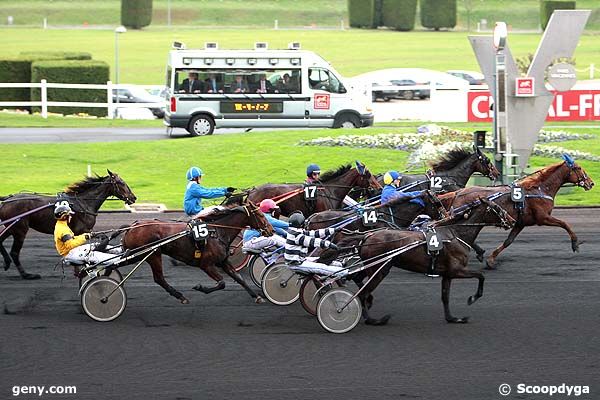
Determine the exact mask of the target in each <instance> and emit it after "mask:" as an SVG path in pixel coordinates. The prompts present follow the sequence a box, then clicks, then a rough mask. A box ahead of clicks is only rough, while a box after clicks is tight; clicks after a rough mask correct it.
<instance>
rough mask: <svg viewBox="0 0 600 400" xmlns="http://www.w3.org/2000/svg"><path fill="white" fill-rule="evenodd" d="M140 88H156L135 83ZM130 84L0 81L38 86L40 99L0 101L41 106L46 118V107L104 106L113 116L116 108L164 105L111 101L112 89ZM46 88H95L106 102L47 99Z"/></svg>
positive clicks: (1, 104)
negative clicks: (102, 93) (103, 94)
mask: <svg viewBox="0 0 600 400" xmlns="http://www.w3.org/2000/svg"><path fill="white" fill-rule="evenodd" d="M136 86H137V87H140V88H156V85H136ZM130 87H131V85H125V84H120V85H116V84H113V83H112V82H111V81H108V82H106V84H105V85H102V84H83V83H81V84H75V83H48V82H47V81H46V80H45V79H42V80H41V82H40V83H35V82H32V83H0V90H1V89H2V88H30V89H32V88H39V89H40V101H0V108H1V107H41V114H42V117H43V118H48V107H91V108H106V109H107V113H106V116H107V117H108V118H111V119H112V118H114V116H115V113H116V110H117V108H161V107H165V104H166V102H161V103H121V102H118V103H117V102H114V101H113V90H115V89H127V88H130ZM48 88H52V89H88V90H89V89H96V90H105V91H106V98H107V102H106V103H86V102H74V101H73V102H71V101H48Z"/></svg>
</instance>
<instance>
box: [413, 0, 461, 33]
mask: <svg viewBox="0 0 600 400" xmlns="http://www.w3.org/2000/svg"><path fill="white" fill-rule="evenodd" d="M419 3H420V6H421V7H420V11H421V25H423V26H424V27H425V28H433V29H435V30H436V31H437V30H439V29H440V28H454V27H455V26H456V0H421V1H420V2H419Z"/></svg>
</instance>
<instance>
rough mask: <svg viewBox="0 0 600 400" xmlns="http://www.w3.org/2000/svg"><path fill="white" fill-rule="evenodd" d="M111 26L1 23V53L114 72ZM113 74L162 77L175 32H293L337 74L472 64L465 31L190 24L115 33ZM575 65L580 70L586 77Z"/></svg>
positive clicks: (523, 43) (282, 40) (589, 57)
mask: <svg viewBox="0 0 600 400" xmlns="http://www.w3.org/2000/svg"><path fill="white" fill-rule="evenodd" d="M114 35H115V34H114V33H113V32H112V31H106V30H100V31H98V30H42V29H0V49H2V55H3V56H11V55H17V54H18V53H19V52H21V51H34V52H35V51H43V50H47V49H49V48H51V49H52V50H58V51H60V50H65V51H66V50H69V51H90V52H92V53H93V56H94V58H95V59H97V60H102V61H106V62H107V63H109V65H110V66H111V76H113V79H114V68H113V66H114ZM540 38H541V36H540V35H539V34H514V35H511V36H510V47H511V50H512V53H513V55H514V56H515V57H518V56H524V55H526V54H527V53H530V52H534V51H535V50H536V48H537V46H538V43H539V40H540ZM119 40H120V41H119V47H120V79H121V82H122V83H123V82H125V83H137V84H163V83H164V82H165V63H166V59H167V53H168V51H169V50H170V47H171V43H172V42H173V41H174V40H180V41H183V42H185V43H187V45H188V47H190V48H194V47H196V48H198V47H202V46H203V45H204V42H205V41H217V42H219V45H220V47H221V48H229V49H232V48H233V49H235V48H245V49H248V48H251V47H252V46H253V44H254V42H255V41H267V42H269V44H270V47H271V48H285V47H286V46H287V44H288V43H289V42H291V41H294V40H298V41H300V42H301V43H302V46H303V48H304V49H307V50H312V51H315V52H317V53H319V54H320V55H321V56H323V57H324V58H325V59H326V60H327V61H329V62H330V63H331V64H332V65H333V66H334V68H336V69H337V70H338V71H339V72H340V73H341V74H342V75H344V76H354V75H357V74H360V73H364V72H368V71H373V70H378V69H383V68H401V67H415V68H417V67H420V68H430V69H434V70H439V71H445V70H448V69H469V70H479V67H478V65H477V62H476V60H475V56H474V54H473V50H472V49H471V46H470V44H469V41H468V40H467V34H466V33H464V32H393V31H381V30H379V31H369V30H348V31H293V30H286V31H274V30H249V29H245V30H212V29H207V30H202V31H198V30H190V29H181V30H173V31H165V30H158V29H150V30H144V31H130V32H127V33H125V34H123V35H121V36H120V39H119ZM575 58H576V61H577V68H586V67H588V66H589V64H590V63H595V64H596V65H600V40H598V36H593V35H583V36H582V37H581V40H580V44H579V46H578V47H577V50H576V52H575ZM587 74H588V73H587V72H580V73H579V78H580V79H585V78H587Z"/></svg>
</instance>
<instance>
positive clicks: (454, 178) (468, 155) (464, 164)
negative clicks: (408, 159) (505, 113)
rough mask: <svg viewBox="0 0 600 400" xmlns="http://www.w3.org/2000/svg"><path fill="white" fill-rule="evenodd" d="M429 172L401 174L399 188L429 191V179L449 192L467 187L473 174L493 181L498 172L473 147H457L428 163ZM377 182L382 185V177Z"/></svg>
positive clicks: (488, 160) (490, 162) (481, 153)
mask: <svg viewBox="0 0 600 400" xmlns="http://www.w3.org/2000/svg"><path fill="white" fill-rule="evenodd" d="M429 166H430V167H431V170H430V171H429V172H427V173H426V174H402V179H401V181H400V186H401V187H402V186H406V185H410V184H414V186H411V187H410V189H408V190H409V191H413V190H426V189H431V179H432V178H433V179H434V180H435V181H437V180H439V182H436V183H439V184H440V185H441V190H439V189H438V190H439V191H444V192H451V191H455V190H458V189H461V188H464V187H465V186H466V185H467V182H468V181H469V179H470V178H471V176H472V175H473V174H474V173H475V172H479V173H480V174H482V175H485V176H487V177H488V178H490V180H492V181H494V180H496V179H497V178H498V176H500V172H499V171H498V169H496V167H495V166H494V164H493V163H492V161H490V159H489V158H488V157H487V156H486V155H485V154H483V152H482V151H481V150H480V149H479V148H478V147H475V146H473V152H469V151H467V150H465V149H463V148H460V147H457V148H455V149H452V150H450V151H449V152H448V153H446V154H443V155H442V156H440V157H439V158H438V159H437V160H434V161H432V162H430V163H429ZM378 181H379V183H380V184H383V175H380V176H378Z"/></svg>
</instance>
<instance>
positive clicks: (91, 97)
mask: <svg viewBox="0 0 600 400" xmlns="http://www.w3.org/2000/svg"><path fill="white" fill-rule="evenodd" d="M42 79H46V80H47V81H48V82H58V83H95V84H106V82H107V81H108V80H109V67H108V64H107V63H105V62H103V61H93V60H59V61H37V62H35V63H33V64H32V66H31V81H32V82H39V81H40V80H42ZM31 98H32V100H33V101H39V100H40V89H31ZM48 101H73V102H90V103H106V101H107V99H106V90H98V89H48ZM34 111H39V107H35V108H34ZM48 111H49V112H56V113H61V114H78V113H87V114H90V115H96V116H99V117H103V116H106V108H85V107H81V108H75V107H48Z"/></svg>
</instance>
